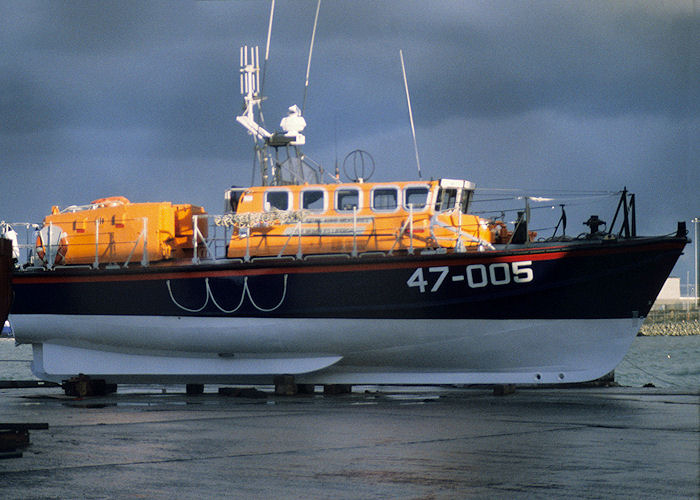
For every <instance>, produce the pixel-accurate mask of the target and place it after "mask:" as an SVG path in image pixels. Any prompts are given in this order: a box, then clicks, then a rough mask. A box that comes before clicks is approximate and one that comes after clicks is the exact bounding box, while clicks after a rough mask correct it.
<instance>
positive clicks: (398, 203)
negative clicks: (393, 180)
mask: <svg viewBox="0 0 700 500" xmlns="http://www.w3.org/2000/svg"><path fill="white" fill-rule="evenodd" d="M379 189H393V190H394V191H395V192H396V206H395V207H394V208H376V207H375V206H374V193H375V191H377V190H379ZM369 197H370V208H371V209H372V211H373V212H382V213H385V214H386V213H393V212H397V211H398V210H399V208H401V188H399V186H396V185H393V184H387V185H381V186H374V187H373V188H372V189H371V191H370V195H369Z"/></svg>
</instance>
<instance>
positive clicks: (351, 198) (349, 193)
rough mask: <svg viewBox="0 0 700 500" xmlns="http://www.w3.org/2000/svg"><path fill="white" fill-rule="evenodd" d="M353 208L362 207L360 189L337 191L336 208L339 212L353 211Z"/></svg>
mask: <svg viewBox="0 0 700 500" xmlns="http://www.w3.org/2000/svg"><path fill="white" fill-rule="evenodd" d="M353 208H357V209H358V210H359V208H360V191H359V189H352V188H348V189H338V190H337V191H336V192H335V209H336V210H337V211H338V212H352V210H353Z"/></svg>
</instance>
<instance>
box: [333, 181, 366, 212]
mask: <svg viewBox="0 0 700 500" xmlns="http://www.w3.org/2000/svg"><path fill="white" fill-rule="evenodd" d="M340 191H355V192H357V211H358V212H359V211H360V210H362V201H363V200H362V189H360V188H356V187H351V186H347V187H345V186H344V187H337V188H336V189H335V191H334V193H333V209H334V210H335V211H336V212H338V213H341V214H348V213H352V210H340V208H339V207H338V193H339V192H340Z"/></svg>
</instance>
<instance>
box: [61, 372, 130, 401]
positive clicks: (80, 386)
mask: <svg viewBox="0 0 700 500" xmlns="http://www.w3.org/2000/svg"><path fill="white" fill-rule="evenodd" d="M61 386H62V387H63V390H64V392H65V393H66V396H75V397H78V398H84V397H86V396H104V395H106V394H111V393H113V392H117V384H108V383H107V382H106V381H105V380H103V379H92V378H90V377H89V376H87V375H83V374H82V373H81V374H80V375H78V376H77V377H71V378H70V379H68V380H64V381H63V383H62V384H61Z"/></svg>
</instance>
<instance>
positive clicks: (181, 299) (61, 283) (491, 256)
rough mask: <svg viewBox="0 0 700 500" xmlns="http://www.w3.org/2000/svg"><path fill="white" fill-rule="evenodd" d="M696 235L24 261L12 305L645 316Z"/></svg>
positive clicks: (130, 310) (78, 310)
mask: <svg viewBox="0 0 700 500" xmlns="http://www.w3.org/2000/svg"><path fill="white" fill-rule="evenodd" d="M686 241H687V240H686V239H685V238H670V237H669V238H639V239H632V240H622V241H614V242H607V241H593V242H574V243H571V244H555V245H554V244H549V245H541V246H532V247H530V248H523V249H517V250H503V251H489V252H474V253H463V254H449V255H447V254H444V255H417V256H408V255H407V256H403V257H400V256H393V257H377V256H365V257H360V258H357V259H353V260H349V259H341V258H339V259H332V258H324V259H311V260H308V261H276V260H261V261H257V262H252V263H246V264H243V263H235V262H227V263H226V262H225V263H223V264H216V265H185V266H158V267H156V266H152V267H149V268H141V267H132V268H129V269H120V270H91V269H71V268H63V269H54V270H51V271H45V270H37V271H22V272H19V273H16V275H15V277H14V289H15V302H14V306H13V309H12V312H13V314H71V315H140V316H203V317H217V316H218V317H275V318H285V317H289V318H346V319H352V318H365V319H367V318H378V319H379V318H381V319H389V318H404V319H406V318H414V319H438V318H440V319H559V318H567V319H590V318H629V317H644V316H646V315H647V313H648V312H649V309H650V308H651V305H652V303H653V301H654V299H655V298H656V295H657V294H658V292H659V290H660V289H661V287H662V285H663V283H664V281H665V280H666V278H667V277H668V275H669V273H670V272H671V269H672V268H673V266H674V265H675V263H676V261H677V259H678V257H679V256H680V255H681V252H682V249H683V247H684V245H685V244H686Z"/></svg>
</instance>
